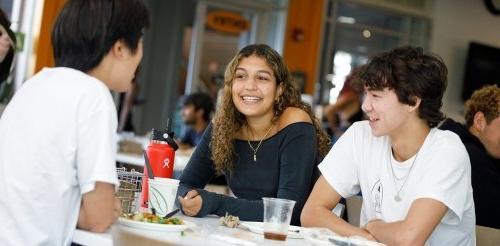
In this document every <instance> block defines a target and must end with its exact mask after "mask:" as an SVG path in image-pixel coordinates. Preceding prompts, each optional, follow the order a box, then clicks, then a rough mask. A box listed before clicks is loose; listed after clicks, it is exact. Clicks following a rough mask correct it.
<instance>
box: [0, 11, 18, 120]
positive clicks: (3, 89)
mask: <svg viewBox="0 0 500 246" xmlns="http://www.w3.org/2000/svg"><path fill="white" fill-rule="evenodd" d="M15 43H16V36H15V35H14V32H12V30H11V29H10V21H9V20H8V19H7V16H6V15H5V13H4V12H3V11H2V9H0V116H1V115H2V112H3V108H4V106H3V104H2V103H6V102H8V100H9V99H10V98H11V96H12V93H13V91H12V83H10V81H6V80H7V78H8V77H9V74H10V72H11V70H12V64H13V63H14V52H15Z"/></svg>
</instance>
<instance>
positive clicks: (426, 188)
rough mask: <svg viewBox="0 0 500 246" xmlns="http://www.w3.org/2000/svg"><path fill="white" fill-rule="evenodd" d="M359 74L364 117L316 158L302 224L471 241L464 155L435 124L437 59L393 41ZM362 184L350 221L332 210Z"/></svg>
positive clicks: (384, 238) (433, 241) (383, 237)
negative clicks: (355, 219) (355, 218)
mask: <svg viewBox="0 0 500 246" xmlns="http://www.w3.org/2000/svg"><path fill="white" fill-rule="evenodd" d="M361 80H362V82H363V85H364V88H365V91H364V92H365V96H364V100H363V104H362V109H363V111H364V112H365V113H366V115H367V117H368V119H369V120H367V121H360V122H356V123H354V124H353V125H352V126H351V127H350V128H349V129H348V130H347V131H346V132H345V133H344V134H343V135H342V136H341V137H340V139H339V140H338V141H337V142H336V143H335V145H333V147H332V150H331V151H330V152H329V153H328V155H327V156H326V157H325V159H324V160H323V162H321V164H320V165H319V169H320V170H321V174H322V176H321V177H320V178H319V179H318V181H317V182H316V184H315V186H314V189H313V191H312V193H311V195H310V196H309V199H308V200H307V203H306V205H305V206H304V211H303V212H302V217H301V221H302V224H303V225H304V226H307V227H327V228H329V229H330V230H332V231H334V232H336V233H338V234H340V235H342V236H362V237H365V238H367V239H371V240H376V241H379V242H382V243H384V244H386V245H475V243H476V240H475V215H474V201H473V198H472V186H471V171H470V161H469V157H468V155H467V151H466V149H465V147H464V145H463V144H462V142H461V141H460V138H458V136H457V135H455V134H453V133H451V132H449V131H442V130H439V129H437V128H436V126H437V125H438V123H439V122H441V121H442V120H443V118H444V116H443V113H442V112H441V105H442V98H443V94H444V91H445V89H446V84H447V68H446V66H445V64H444V63H443V61H442V59H441V58H439V57H438V56H435V55H432V54H426V53H424V52H423V50H422V49H421V48H416V47H411V46H405V47H399V48H396V49H393V50H391V51H388V52H384V53H381V54H379V55H376V56H375V57H373V58H372V59H371V60H370V61H369V63H368V65H367V67H366V69H365V71H363V74H362V75H361ZM360 191H361V193H362V194H363V204H362V208H361V216H360V225H361V227H355V226H353V225H351V224H349V223H347V222H346V221H344V220H342V219H341V218H339V217H338V216H336V215H335V214H334V213H332V212H331V210H332V209H333V208H334V207H335V206H336V205H337V203H338V202H339V200H340V199H341V198H342V197H343V198H348V197H351V196H354V195H357V194H358V193H359V192H360Z"/></svg>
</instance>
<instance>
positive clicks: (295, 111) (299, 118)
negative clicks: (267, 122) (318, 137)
mask: <svg viewBox="0 0 500 246" xmlns="http://www.w3.org/2000/svg"><path fill="white" fill-rule="evenodd" d="M297 122H306V123H312V120H311V117H309V114H308V113H307V112H306V111H304V110H303V109H300V108H296V107H288V108H286V109H285V111H283V114H281V116H280V118H279V119H278V126H279V129H280V130H281V129H283V128H285V127H287V126H288V125H291V124H293V123H297Z"/></svg>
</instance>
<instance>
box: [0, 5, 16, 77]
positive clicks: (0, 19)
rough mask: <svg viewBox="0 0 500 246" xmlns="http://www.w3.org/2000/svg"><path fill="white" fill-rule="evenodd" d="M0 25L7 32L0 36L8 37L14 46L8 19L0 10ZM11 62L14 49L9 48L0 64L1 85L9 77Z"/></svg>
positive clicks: (13, 37)
mask: <svg viewBox="0 0 500 246" xmlns="http://www.w3.org/2000/svg"><path fill="white" fill-rule="evenodd" d="M0 25H2V26H3V27H4V29H5V31H7V33H0V36H2V35H9V37H10V39H11V40H12V42H14V44H15V43H16V36H15V35H14V32H12V30H10V21H9V19H7V16H6V15H5V13H4V12H3V11H2V9H0ZM13 61H14V47H10V49H9V51H8V53H7V55H6V56H5V58H4V59H3V61H2V62H0V84H2V82H3V81H4V80H6V79H7V77H9V73H10V69H11V67H12V62H13Z"/></svg>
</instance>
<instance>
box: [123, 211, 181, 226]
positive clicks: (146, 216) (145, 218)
mask: <svg viewBox="0 0 500 246" xmlns="http://www.w3.org/2000/svg"><path fill="white" fill-rule="evenodd" d="M122 217H124V218H126V219H129V220H133V221H141V222H148V223H155V224H166V225H184V221H182V219H179V218H177V217H171V218H168V219H163V218H162V217H160V216H158V215H155V214H152V213H141V212H137V213H133V214H123V215H122Z"/></svg>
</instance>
